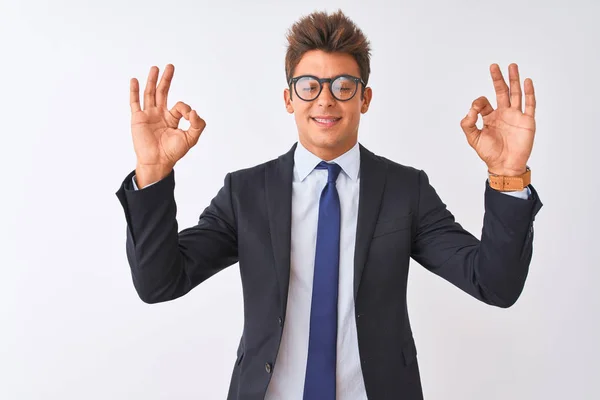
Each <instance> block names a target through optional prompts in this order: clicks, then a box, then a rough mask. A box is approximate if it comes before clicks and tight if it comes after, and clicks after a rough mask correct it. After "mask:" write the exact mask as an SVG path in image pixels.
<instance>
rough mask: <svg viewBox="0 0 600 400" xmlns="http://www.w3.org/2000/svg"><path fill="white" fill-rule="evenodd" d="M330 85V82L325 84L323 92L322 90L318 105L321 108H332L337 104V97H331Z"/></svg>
mask: <svg viewBox="0 0 600 400" xmlns="http://www.w3.org/2000/svg"><path fill="white" fill-rule="evenodd" d="M329 85H330V83H329V82H325V83H323V90H321V93H320V94H319V97H317V104H318V105H319V106H321V107H331V106H332V105H333V104H335V97H333V96H332V95H331V90H329V88H330V86H329Z"/></svg>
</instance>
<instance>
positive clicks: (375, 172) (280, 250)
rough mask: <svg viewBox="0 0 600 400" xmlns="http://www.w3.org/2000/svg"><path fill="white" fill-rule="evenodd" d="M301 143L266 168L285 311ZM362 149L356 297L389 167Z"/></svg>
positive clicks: (355, 267) (276, 263)
mask: <svg viewBox="0 0 600 400" xmlns="http://www.w3.org/2000/svg"><path fill="white" fill-rule="evenodd" d="M296 146H297V143H294V145H293V146H292V148H291V149H290V150H289V151H288V152H287V153H285V154H283V155H281V156H280V157H279V158H277V160H275V161H274V162H273V163H270V164H268V166H267V168H266V170H265V174H266V176H265V179H266V197H267V210H268V213H269V227H270V231H271V243H272V246H273V254H274V257H275V271H276V274H277V281H278V284H279V292H280V301H281V307H282V312H283V313H285V311H286V309H287V297H288V296H287V295H288V289H289V280H290V248H291V239H292V238H291V235H292V180H293V173H294V151H295V150H296ZM359 148H360V188H359V193H360V199H359V204H358V221H357V229H356V246H355V252H354V299H355V300H356V295H357V293H358V288H359V286H360V280H361V277H362V273H363V270H364V266H365V263H366V261H367V255H368V251H369V246H370V244H371V239H372V237H373V232H374V230H375V223H376V222H377V217H378V214H379V205H380V204H381V198H382V195H383V190H384V187H385V175H386V166H385V164H384V163H383V162H381V161H380V160H379V159H378V158H377V156H375V155H374V154H373V153H371V152H370V151H369V150H367V149H366V148H365V147H363V146H362V145H361V144H359Z"/></svg>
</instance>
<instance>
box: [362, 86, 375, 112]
mask: <svg viewBox="0 0 600 400" xmlns="http://www.w3.org/2000/svg"><path fill="white" fill-rule="evenodd" d="M372 99H373V91H372V90H371V88H370V87H367V88H365V93H364V95H363V99H362V106H361V107H360V112H361V113H363V114H364V113H366V112H367V111H369V105H370V104H371V100H372Z"/></svg>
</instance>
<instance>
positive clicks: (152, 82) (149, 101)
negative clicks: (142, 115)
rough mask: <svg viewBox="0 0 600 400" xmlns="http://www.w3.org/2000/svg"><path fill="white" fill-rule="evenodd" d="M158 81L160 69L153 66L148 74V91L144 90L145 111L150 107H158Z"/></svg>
mask: <svg viewBox="0 0 600 400" xmlns="http://www.w3.org/2000/svg"><path fill="white" fill-rule="evenodd" d="M157 80H158V67H156V66H152V67H151V68H150V72H149V73H148V80H147V81H146V89H145V90H144V110H147V109H148V108H150V107H156V99H155V98H154V96H155V95H156V81H157Z"/></svg>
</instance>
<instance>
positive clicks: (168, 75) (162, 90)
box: [156, 64, 175, 108]
mask: <svg viewBox="0 0 600 400" xmlns="http://www.w3.org/2000/svg"><path fill="white" fill-rule="evenodd" d="M174 72H175V66H174V65H173V64H167V66H166V67H165V70H164V71H163V74H162V77H161V78H160V83H159V84H158V88H157V89H156V105H157V106H158V107H164V108H167V97H168V96H169V88H170V87H171V80H172V79H173V74H174Z"/></svg>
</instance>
